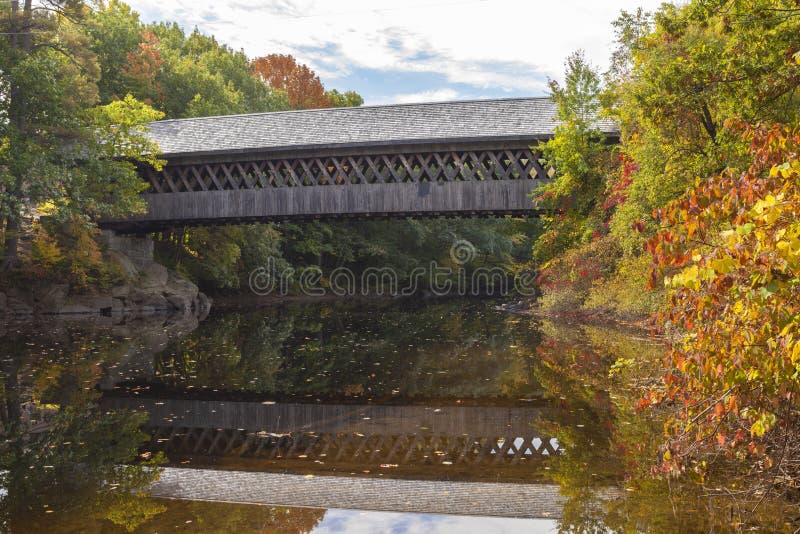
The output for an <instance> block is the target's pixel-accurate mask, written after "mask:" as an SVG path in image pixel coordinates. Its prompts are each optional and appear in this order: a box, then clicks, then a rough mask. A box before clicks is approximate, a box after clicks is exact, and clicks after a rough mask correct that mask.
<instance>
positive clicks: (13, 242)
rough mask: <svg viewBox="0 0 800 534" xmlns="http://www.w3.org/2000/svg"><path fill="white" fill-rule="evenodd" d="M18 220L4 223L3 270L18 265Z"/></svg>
mask: <svg viewBox="0 0 800 534" xmlns="http://www.w3.org/2000/svg"><path fill="white" fill-rule="evenodd" d="M19 231H20V227H19V220H15V219H9V220H8V221H7V222H6V235H5V242H4V243H3V270H4V271H8V270H9V269H13V268H15V267H16V266H17V265H18V264H19Z"/></svg>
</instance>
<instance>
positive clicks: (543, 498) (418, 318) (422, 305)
mask: <svg viewBox="0 0 800 534" xmlns="http://www.w3.org/2000/svg"><path fill="white" fill-rule="evenodd" d="M497 305H498V302H494V301H487V300H449V301H420V300H390V301H359V302H344V303H332V302H321V303H313V304H285V305H272V306H268V307H261V308H252V309H245V310H231V309H227V310H222V309H219V310H213V311H212V313H211V315H210V316H209V317H208V318H207V319H205V320H204V321H203V322H201V323H198V322H197V321H196V320H194V319H192V318H151V319H148V320H142V319H139V320H128V321H120V320H112V319H96V320H94V321H88V322H87V321H77V320H73V321H65V320H64V319H63V318H62V319H58V320H56V319H53V320H46V321H36V322H28V323H19V324H9V325H6V326H5V327H4V329H3V330H0V335H2V337H0V350H2V355H3V359H2V379H3V383H2V400H3V403H2V410H0V411H2V418H3V421H2V422H3V431H4V435H5V442H4V446H3V449H2V451H1V452H2V457H1V458H0V460H1V461H2V464H3V469H4V471H3V475H2V479H3V480H2V482H3V484H2V487H3V488H4V490H3V492H2V509H1V510H0V511H1V512H2V516H1V518H0V520H1V521H2V523H3V529H2V530H3V531H8V532H125V531H126V530H128V531H136V532H172V531H187V532H298V533H299V532H423V531H424V532H453V531H457V532H473V531H474V532H482V533H483V532H556V531H572V530H577V531H630V530H635V531H640V532H695V531H709V530H714V529H716V530H717V531H726V530H728V529H738V528H750V527H754V528H765V529H768V530H774V531H781V530H786V531H791V529H792V526H791V524H790V523H789V522H788V520H786V519H785V518H786V517H787V515H786V511H785V510H784V509H783V508H780V503H770V502H766V503H763V504H761V505H760V507H759V509H758V513H755V514H748V513H745V511H744V510H741V509H739V508H736V506H735V503H731V502H728V501H724V500H720V499H717V498H714V497H713V496H709V494H708V491H707V488H706V487H704V486H703V485H702V484H698V483H693V484H677V483H676V482H670V481H668V480H663V479H659V478H653V477H650V476H647V473H648V470H649V466H650V465H651V464H652V463H653V462H654V460H655V458H656V457H655V456H654V455H655V454H656V451H657V447H658V441H659V440H660V439H662V438H663V431H662V428H663V426H662V422H661V421H660V420H659V418H658V416H657V414H655V415H653V414H650V415H643V414H641V413H637V411H636V409H635V408H636V404H637V401H638V399H639V398H640V397H641V395H642V394H643V392H644V391H645V388H647V387H648V383H649V380H648V377H649V376H652V367H653V366H654V365H656V362H657V361H658V359H659V357H660V354H661V351H663V347H662V345H661V344H660V343H659V342H658V341H657V340H655V339H653V338H651V337H650V336H649V335H648V334H646V333H642V332H638V331H635V330H623V329H620V328H619V327H616V326H614V327H612V326H598V325H594V326H589V325H581V324H570V323H559V322H551V321H543V320H539V319H536V318H533V317H531V316H528V315H517V314H512V313H508V312H506V311H502V310H500V309H498V308H497ZM156 479H159V480H158V481H156ZM153 483H154V485H152V486H151V484H153ZM145 490H149V491H145Z"/></svg>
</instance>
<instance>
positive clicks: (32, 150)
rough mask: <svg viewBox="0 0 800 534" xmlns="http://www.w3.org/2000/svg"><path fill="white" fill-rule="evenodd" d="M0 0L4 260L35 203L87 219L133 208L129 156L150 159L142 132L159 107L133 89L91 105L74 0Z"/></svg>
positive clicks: (92, 67)
mask: <svg viewBox="0 0 800 534" xmlns="http://www.w3.org/2000/svg"><path fill="white" fill-rule="evenodd" d="M4 6H6V7H3V8H2V9H3V11H5V15H6V16H5V17H4V19H3V20H4V22H3V24H2V28H3V31H4V33H6V35H8V37H7V38H6V39H5V40H4V41H3V42H2V44H0V72H2V77H0V84H2V92H3V93H4V94H6V95H7V98H4V99H2V101H0V114H2V115H4V116H6V117H8V120H7V121H2V122H0V219H2V221H3V222H4V223H5V231H6V235H5V243H4V255H3V260H4V261H3V265H4V267H5V268H6V269H7V268H10V267H14V266H16V264H17V263H18V250H17V249H18V236H19V233H20V223H21V221H22V219H23V218H24V217H25V216H28V215H30V214H32V213H34V212H35V211H36V210H37V209H39V208H41V207H42V206H48V208H49V209H50V211H51V215H52V216H54V217H56V218H61V219H64V220H66V219H73V218H78V219H80V220H82V221H84V222H85V223H87V224H89V223H90V221H91V220H92V219H94V218H96V217H100V216H117V215H123V214H125V213H129V212H131V211H135V210H138V209H143V204H142V202H141V200H140V199H139V197H138V193H139V192H140V191H141V190H142V189H143V188H144V183H143V182H142V181H141V180H140V179H139V178H138V176H137V174H136V171H135V167H134V164H133V163H132V161H136V160H139V161H143V162H147V163H149V164H154V165H156V166H158V162H157V160H155V159H154V158H153V157H146V156H142V154H143V153H149V154H154V153H156V152H157V150H156V147H154V146H152V144H151V143H149V141H147V139H146V138H145V136H144V135H143V134H142V131H143V129H144V127H145V125H146V123H148V122H149V121H152V120H154V119H156V118H159V117H160V115H159V114H158V113H157V112H155V111H154V110H152V109H151V108H149V107H148V106H145V105H142V104H140V103H138V102H137V101H136V100H135V99H133V98H129V99H126V100H125V101H124V102H123V103H121V104H116V105H112V106H110V107H96V103H97V98H98V88H97V83H96V82H97V80H98V77H99V74H100V71H99V68H98V65H97V62H96V56H95V55H94V54H92V53H91V52H90V51H89V50H88V43H87V39H86V37H85V35H84V34H83V33H81V29H80V27H79V26H77V24H76V22H77V21H81V20H82V19H83V17H84V16H85V14H86V9H85V6H84V5H83V4H82V3H81V2H70V3H66V4H65V7H63V8H58V9H57V11H58V12H57V13H51V12H50V11H44V10H34V9H33V7H32V5H31V2H30V1H26V2H25V5H24V7H23V9H22V10H21V11H20V10H19V2H17V1H13V2H11V4H10V6H8V4H4ZM120 156H124V158H120Z"/></svg>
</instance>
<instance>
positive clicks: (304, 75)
mask: <svg viewBox="0 0 800 534" xmlns="http://www.w3.org/2000/svg"><path fill="white" fill-rule="evenodd" d="M252 68H253V72H254V73H255V74H256V76H258V77H259V78H260V79H261V80H262V81H263V82H264V83H266V84H267V85H269V86H270V87H272V88H274V89H280V90H281V91H285V92H286V94H287V95H288V97H289V103H290V104H291V105H292V107H294V108H296V109H318V108H329V107H331V102H330V100H329V99H328V97H327V95H326V94H325V87H323V85H322V82H321V81H320V79H319V76H317V75H316V74H315V73H314V71H313V70H311V69H310V68H308V66H306V65H303V64H300V63H298V62H297V60H296V59H295V58H294V57H293V56H291V55H282V54H270V55H268V56H264V57H259V58H256V59H254V60H253V63H252Z"/></svg>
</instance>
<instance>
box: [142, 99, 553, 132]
mask: <svg viewBox="0 0 800 534" xmlns="http://www.w3.org/2000/svg"><path fill="white" fill-rule="evenodd" d="M522 100H549V101H552V99H551V98H550V97H549V96H515V97H507V98H471V99H467V100H437V101H434V102H404V103H401V104H376V105H372V106H356V107H337V108H318V109H288V110H283V111H257V112H255V113H234V114H231V115H208V116H204V117H184V118H179V119H164V120H160V121H155V122H152V123H150V124H151V125H152V124H165V123H172V122H185V121H198V120H206V119H222V118H228V117H232V118H233V117H258V116H262V115H281V114H289V113H314V112H320V111H348V110H349V111H353V110H369V109H379V108H400V107H411V106H434V105H441V104H472V103H476V102H511V101H522Z"/></svg>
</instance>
